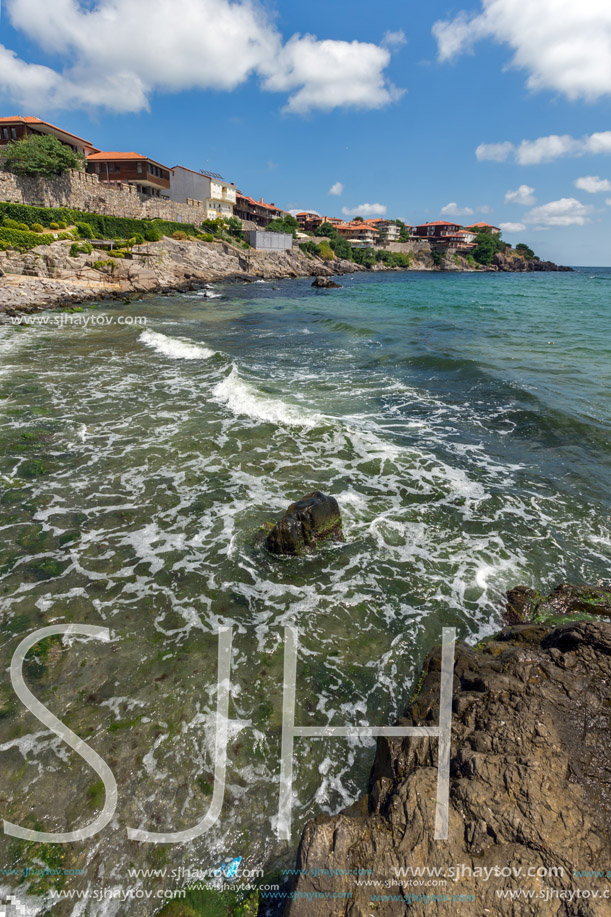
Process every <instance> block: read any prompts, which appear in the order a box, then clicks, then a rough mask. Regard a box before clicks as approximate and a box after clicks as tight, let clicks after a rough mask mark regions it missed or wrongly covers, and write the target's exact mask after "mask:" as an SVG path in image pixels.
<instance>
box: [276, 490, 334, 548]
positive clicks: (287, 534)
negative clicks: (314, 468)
mask: <svg viewBox="0 0 611 917" xmlns="http://www.w3.org/2000/svg"><path fill="white" fill-rule="evenodd" d="M343 537H344V534H343V531H342V517H341V514H340V511H339V506H338V504H337V500H336V499H335V497H329V496H327V494H323V493H321V492H320V491H319V490H316V491H314V492H313V493H311V494H306V495H305V497H302V498H301V500H298V501H297V502H296V503H291V505H290V506H289V508H288V509H287V511H286V513H285V514H284V516H283V517H282V519H281V520H280V521H279V522H277V523H276V525H275V526H274V527H273V529H272V530H271V532H270V533H269V535H268V536H267V538H266V539H265V546H266V547H267V550H268V551H271V553H272V554H292V555H295V554H304V553H305V552H307V551H313V550H314V549H315V548H316V545H317V544H318V543H319V542H320V541H325V540H326V539H328V538H333V539H335V540H336V541H341V540H342V539H343Z"/></svg>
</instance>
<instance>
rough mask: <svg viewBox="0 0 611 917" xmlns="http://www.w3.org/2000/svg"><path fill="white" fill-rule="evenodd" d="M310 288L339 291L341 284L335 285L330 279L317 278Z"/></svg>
mask: <svg viewBox="0 0 611 917" xmlns="http://www.w3.org/2000/svg"><path fill="white" fill-rule="evenodd" d="M312 286H313V287H320V288H321V289H323V290H330V289H337V290H339V289H341V286H342V285H341V283H336V282H335V281H334V280H331V278H330V277H317V278H316V280H315V281H314V283H313V284H312Z"/></svg>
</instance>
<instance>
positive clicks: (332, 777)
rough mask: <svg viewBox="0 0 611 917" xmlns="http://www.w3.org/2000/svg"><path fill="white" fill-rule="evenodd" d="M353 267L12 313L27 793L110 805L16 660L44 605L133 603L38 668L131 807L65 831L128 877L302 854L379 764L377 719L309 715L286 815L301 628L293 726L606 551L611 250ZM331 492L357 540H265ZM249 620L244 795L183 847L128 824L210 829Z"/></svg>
mask: <svg viewBox="0 0 611 917" xmlns="http://www.w3.org/2000/svg"><path fill="white" fill-rule="evenodd" d="M341 283H342V288H341V289H337V290H320V291H319V290H314V289H312V287H311V279H307V278H306V279H300V280H295V281H278V282H274V283H259V284H252V285H248V284H225V285H219V286H217V287H216V288H215V290H214V293H215V296H214V297H210V296H209V295H208V296H203V295H201V294H199V293H197V292H195V293H190V294H177V295H171V296H147V297H145V298H143V299H142V300H140V301H137V302H132V303H131V304H129V305H125V304H110V305H109V304H99V305H98V308H97V309H95V310H92V312H91V314H92V315H96V316H98V317H100V316H104V317H105V318H106V319H107V320H108V323H105V324H104V325H101V324H93V323H89V324H87V325H86V326H84V324H83V323H77V321H76V319H77V317H80V316H77V315H74V314H73V315H72V316H71V320H72V319H73V321H72V323H69V322H68V318H69V316H66V315H63V316H62V318H63V320H62V323H61V324H59V323H58V324H54V323H53V317H54V316H56V317H57V316H58V313H44V315H43V318H44V317H48V322H47V324H44V323H38V324H30V325H24V326H20V327H15V326H12V325H10V324H9V323H6V324H3V325H2V326H1V327H0V351H1V359H2V366H1V375H0V387H1V393H2V397H3V402H2V411H1V423H2V426H1V430H0V435H1V442H2V456H1V458H0V472H1V474H2V478H1V482H2V498H1V503H0V510H1V519H0V525H1V532H2V535H1V545H0V572H1V577H0V590H1V591H0V598H1V606H0V607H1V615H2V624H1V627H0V641H1V653H2V663H1V669H2V672H3V673H4V674H3V675H2V683H1V684H0V775H1V776H0V799H1V800H2V807H3V811H2V813H1V814H2V817H3V818H6V819H8V820H10V821H13V822H16V823H19V824H22V825H24V826H26V827H34V828H37V829H38V830H46V831H59V830H74V829H76V828H77V827H80V826H82V825H85V824H87V823H88V822H90V821H92V820H93V818H94V817H95V814H96V812H97V811H99V806H100V805H101V801H100V788H99V785H97V784H96V781H97V777H96V775H95V774H94V773H93V772H92V771H91V770H90V769H89V767H88V766H87V765H86V764H85V762H84V761H82V759H80V758H79V757H78V756H77V755H75V754H73V753H72V752H71V751H69V750H68V749H67V747H66V746H65V745H64V744H63V743H62V741H61V740H60V739H58V738H57V737H55V736H53V735H52V734H51V733H50V732H48V730H46V728H45V727H43V726H42V725H41V724H40V723H39V722H38V721H37V720H36V719H35V718H34V717H33V716H32V715H31V714H30V713H28V712H27V711H26V710H25V709H24V708H22V706H21V705H20V703H19V701H18V700H17V699H16V698H15V697H14V695H13V694H12V692H11V688H10V682H9V677H8V670H7V667H8V665H9V662H10V658H11V655H12V653H13V652H14V650H15V647H16V646H17V644H18V642H19V639H20V638H21V637H22V636H24V635H25V634H27V633H29V632H31V631H33V630H35V629H36V628H39V627H43V626H46V625H48V624H51V623H70V622H75V623H85V624H97V625H102V626H105V627H108V628H110V631H111V642H110V644H101V645H99V644H98V643H96V642H95V641H86V640H70V641H64V642H63V643H62V642H60V641H59V640H57V641H51V642H49V643H48V644H45V645H44V648H43V651H42V652H41V653H40V654H39V656H38V657H37V658H36V659H34V658H31V659H30V661H29V662H28V663H26V670H25V675H26V681H27V682H28V684H29V685H30V687H31V689H32V690H33V691H34V693H35V694H36V695H37V696H38V697H39V698H40V699H41V700H42V701H43V703H45V704H46V705H47V706H48V707H49V708H50V709H51V710H52V711H53V712H54V713H56V715H57V716H59V717H60V718H61V719H62V720H63V721H64V722H65V723H66V724H67V725H68V726H69V727H70V728H71V729H73V730H74V731H75V732H76V733H77V734H78V735H80V736H81V737H82V738H84V739H85V740H86V741H87V742H88V743H89V744H90V745H91V746H92V747H93V748H95V750H96V751H98V752H99V753H100V754H101V755H102V756H103V757H104V758H105V760H106V761H107V762H108V763H109V765H110V766H111V768H112V770H113V773H114V774H115V777H116V779H117V783H118V787H119V805H118V808H117V814H116V817H115V819H114V821H113V822H112V824H111V825H110V826H109V827H108V828H106V829H105V830H104V831H103V832H102V833H101V834H100V835H98V836H97V837H96V838H94V839H92V840H91V841H88V842H87V844H85V845H81V846H80V847H79V845H73V846H72V847H70V848H68V849H67V851H66V853H65V859H64V863H66V864H68V865H70V864H74V863H76V862H77V861H78V862H82V861H84V860H86V861H87V868H86V880H82V881H81V887H83V883H85V884H86V883H89V885H91V883H92V882H93V881H94V879H95V876H97V875H99V871H100V869H102V874H106V875H109V874H112V875H113V876H114V881H115V882H116V883H117V884H118V885H120V884H121V883H122V882H124V881H127V879H126V871H125V870H126V868H127V865H128V864H129V863H131V864H136V865H147V864H150V863H158V862H164V863H169V864H170V865H173V866H176V865H182V866H185V865H187V866H188V865H197V866H199V867H200V868H212V867H214V866H216V865H218V862H221V861H223V860H224V861H228V858H229V859H230V858H231V857H238V856H241V857H243V858H244V859H243V863H244V864H246V865H247V866H248V867H250V868H256V867H259V866H260V867H261V868H263V869H265V870H269V869H272V868H274V867H277V866H278V865H285V866H286V865H290V864H291V862H292V861H293V859H294V852H295V847H296V844H297V842H298V839H299V833H300V830H301V828H302V827H303V825H304V824H305V822H306V821H307V819H309V818H311V817H313V816H315V815H316V814H318V813H320V812H328V813H335V812H337V811H338V810H339V809H340V808H342V807H343V806H346V805H348V804H350V803H351V802H353V801H354V800H355V799H357V798H358V797H359V796H360V795H362V794H363V793H364V792H365V791H366V789H367V778H368V773H369V769H370V767H371V763H372V760H373V755H374V743H373V741H372V740H346V739H341V738H325V739H321V738H317V739H296V741H295V783H294V790H295V795H294V803H293V837H292V840H291V842H290V843H287V842H279V841H278V840H277V838H276V833H275V828H276V824H275V820H276V813H277V807H278V771H279V754H280V740H281V709H282V672H283V646H282V643H283V632H284V628H285V627H286V626H289V625H290V626H292V627H294V628H296V629H297V630H298V632H299V640H300V648H299V662H298V667H297V711H296V722H297V724H298V725H312V726H314V725H315V726H321V725H326V724H332V725H349V724H352V725H363V724H370V725H380V724H384V723H392V722H393V720H394V719H395V718H396V717H397V716H398V715H400V714H401V712H402V711H403V709H404V708H405V706H406V704H407V702H408V700H409V697H410V694H411V692H412V690H413V688H414V685H415V683H416V681H417V679H418V676H419V671H420V668H421V665H422V662H423V660H424V658H425V657H426V654H427V653H428V652H429V651H430V649H431V648H432V647H433V646H434V645H435V644H436V643H438V642H439V640H440V637H441V629H442V627H443V626H444V625H445V626H452V627H456V628H457V630H458V635H459V637H460V638H461V639H464V640H467V641H469V642H472V643H474V642H476V641H477V640H479V639H480V638H482V637H483V636H485V635H488V634H492V633H493V632H494V631H496V630H497V629H498V628H499V627H500V626H501V623H502V619H501V613H502V608H503V597H504V593H505V591H506V590H507V589H508V588H510V587H512V586H514V585H516V584H518V583H523V584H526V585H530V586H535V587H537V588H541V589H550V588H552V587H553V586H554V585H556V584H557V583H559V582H561V581H563V580H569V581H573V582H587V583H594V582H598V581H600V580H604V579H608V578H609V556H610V551H609V549H610V544H611V539H610V520H609V484H610V458H611V446H610V440H609V426H610V424H609V421H610V409H609V394H610V389H611V359H610V356H611V343H610V342H611V271H610V270H609V269H598V268H587V269H579V270H577V271H576V272H575V273H572V274H532V275H517V274H516V275H512V274H500V275H498V274H484V275H480V274H439V273H422V274H420V273H381V274H367V275H355V276H351V277H344V278H342V279H341ZM207 292H208V293H210V292H211V291H207ZM88 314H89V309H88V308H86V309H85V312H84V313H82V315H83V316H86V315H88ZM135 317H139V321H140V324H138V325H136V324H135V323H134V319H135ZM312 490H322V491H324V492H325V493H330V494H333V495H334V496H335V497H336V498H337V500H338V503H339V505H340V508H341V512H342V516H343V523H344V533H345V541H344V542H343V543H332V544H328V545H325V546H323V547H321V548H320V549H319V550H317V551H316V552H315V553H314V554H311V555H308V556H306V557H303V558H299V559H297V558H277V557H271V556H269V555H268V554H267V553H266V551H265V549H264V548H263V547H262V546H261V545H260V544H258V543H257V534H258V532H259V530H260V528H261V526H262V524H263V523H265V522H268V521H270V520H271V521H273V520H275V519H277V518H278V517H279V516H280V515H281V513H282V512H283V511H284V509H285V508H286V507H287V506H288V505H289V503H291V502H292V501H294V500H295V499H298V498H299V497H301V496H302V495H303V494H305V493H307V492H309V491H312ZM226 626H231V627H232V628H233V647H234V648H233V656H232V668H231V702H230V713H229V716H230V724H229V745H228V775H227V786H226V790H225V798H224V805H223V809H222V813H221V817H220V819H219V821H218V822H217V823H216V824H215V825H214V827H213V828H212V829H211V830H210V831H209V832H208V833H207V834H206V835H204V836H203V837H201V838H199V839H198V840H196V841H194V842H193V843H192V844H191V845H189V847H188V848H184V847H183V848H172V847H170V846H167V847H164V849H163V856H161V855H160V854H159V850H156V848H155V846H154V845H147V844H135V843H133V842H131V843H130V842H128V840H127V837H126V828H127V827H128V826H130V827H135V828H144V829H145V830H151V831H176V830H181V829H185V828H188V827H190V826H191V825H193V824H196V823H197V822H198V821H199V820H200V819H201V818H202V817H203V814H204V813H205V812H206V810H207V808H208V806H209V805H210V800H211V793H212V785H213V779H214V778H213V753H214V739H215V734H214V723H215V710H216V666H217V634H218V630H219V628H220V627H226ZM102 801H103V794H102ZM1 844H2V845H3V854H4V858H5V859H6V860H7V861H8V862H11V858H12V860H13V861H17V860H19V858H20V857H21V858H23V857H24V856H25V855H26V854H24V851H23V849H21V848H19V849H18V848H17V847H15V842H14V841H11V840H10V839H9V838H5V839H4V840H3V841H2V842H1ZM84 850H86V856H85V854H83V851H84ZM26 853H27V851H26ZM155 857H156V858H157V859H155ZM75 881H77V880H75ZM166 884H167V883H166ZM100 908H101V909H100V910H99V913H103V912H104V913H106V912H108V913H111V912H112V910H109V911H104V908H103V907H102V906H101V905H100ZM93 912H94V911H92V913H93ZM95 912H96V913H97V912H98V911H95Z"/></svg>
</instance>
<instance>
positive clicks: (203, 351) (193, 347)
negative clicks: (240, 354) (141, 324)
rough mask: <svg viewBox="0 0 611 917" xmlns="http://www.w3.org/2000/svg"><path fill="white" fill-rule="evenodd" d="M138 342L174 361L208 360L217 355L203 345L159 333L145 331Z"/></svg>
mask: <svg viewBox="0 0 611 917" xmlns="http://www.w3.org/2000/svg"><path fill="white" fill-rule="evenodd" d="M138 340H139V341H140V343H141V344H144V345H145V346H146V347H151V348H152V349H153V350H155V351H157V353H161V354H163V356H164V357H171V359H173V360H208V359H209V358H210V357H213V356H214V354H215V351H214V350H210V348H209V347H204V346H203V345H202V344H193V343H191V342H190V341H181V340H179V338H172V337H168V335H166V334H160V333H159V331H143V332H142V334H141V335H140V337H139V338H138Z"/></svg>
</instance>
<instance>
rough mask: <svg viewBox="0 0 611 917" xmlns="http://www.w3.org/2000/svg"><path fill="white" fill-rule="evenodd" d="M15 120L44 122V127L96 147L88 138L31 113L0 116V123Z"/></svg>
mask: <svg viewBox="0 0 611 917" xmlns="http://www.w3.org/2000/svg"><path fill="white" fill-rule="evenodd" d="M16 122H18V123H19V124H44V125H45V127H52V128H53V130H54V131H59V133H60V134H65V135H66V137H74V139H75V140H80V141H81V143H84V144H85V146H89V147H91V149H92V150H95V149H97V148H96V147H94V145H93V143H89V141H88V140H83V138H82V137H79V136H77V134H71V133H70V131H66V130H64V128H63V127H56V126H55V124H51V123H50V122H49V121H42V120H41V119H40V118H34V117H32V116H31V115H25V116H23V115H16V116H15V117H14V118H0V124H15V123H16Z"/></svg>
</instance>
